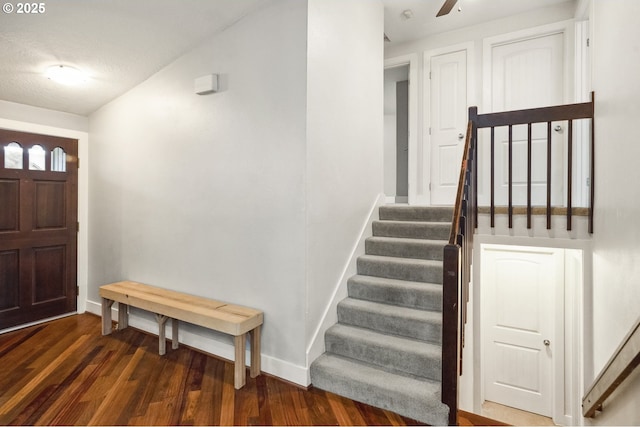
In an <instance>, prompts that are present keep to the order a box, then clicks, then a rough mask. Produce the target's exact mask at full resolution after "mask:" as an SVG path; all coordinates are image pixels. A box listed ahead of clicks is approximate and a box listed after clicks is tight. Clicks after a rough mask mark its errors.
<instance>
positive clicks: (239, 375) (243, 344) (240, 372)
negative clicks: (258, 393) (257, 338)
mask: <svg viewBox="0 0 640 427" xmlns="http://www.w3.org/2000/svg"><path fill="white" fill-rule="evenodd" d="M233 344H234V347H235V349H236V357H235V361H234V363H235V365H234V376H233V385H234V387H235V388H236V390H237V389H239V388H242V387H243V386H244V384H245V382H246V379H247V373H246V370H247V368H246V362H245V352H246V350H247V336H246V334H242V335H238V336H236V337H233Z"/></svg>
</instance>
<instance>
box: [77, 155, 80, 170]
mask: <svg viewBox="0 0 640 427" xmlns="http://www.w3.org/2000/svg"><path fill="white" fill-rule="evenodd" d="M77 159H78V160H77V161H76V167H77V168H78V169H80V157H78V158H77Z"/></svg>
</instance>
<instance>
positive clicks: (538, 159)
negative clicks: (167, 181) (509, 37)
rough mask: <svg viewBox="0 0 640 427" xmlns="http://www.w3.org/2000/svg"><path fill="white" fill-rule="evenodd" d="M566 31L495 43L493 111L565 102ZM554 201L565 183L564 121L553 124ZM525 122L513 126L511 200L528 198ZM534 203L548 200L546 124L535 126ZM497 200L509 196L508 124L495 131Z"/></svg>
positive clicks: (500, 201)
mask: <svg viewBox="0 0 640 427" xmlns="http://www.w3.org/2000/svg"><path fill="white" fill-rule="evenodd" d="M564 62H565V61H564V33H556V34H550V35H545V36H541V37H534V38H530V39H526V40H519V41H514V42H509V43H504V44H499V45H493V46H492V48H491V110H490V111H492V112H498V111H509V110H520V109H525V108H538V107H547V106H551V105H561V104H563V103H564ZM557 126H560V128H559V130H552V144H551V145H552V161H551V181H552V186H551V187H552V194H551V199H552V200H551V201H552V205H559V204H561V203H562V201H563V198H564V191H565V188H566V185H565V180H566V178H565V177H564V173H563V171H564V170H566V165H565V163H566V160H565V158H566V157H565V152H566V142H565V141H566V129H565V127H566V123H564V122H562V123H553V125H552V128H556V127H557ZM527 134H528V129H527V125H519V126H514V127H513V136H512V141H513V142H512V162H513V163H512V164H513V166H512V168H513V169H512V183H513V204H514V205H526V203H527V153H528V146H527V138H528V135H527ZM531 139H532V150H531V151H532V154H531V156H532V166H533V168H532V171H531V182H532V185H531V187H532V188H531V191H532V204H533V205H537V206H544V205H546V200H547V196H546V195H547V160H546V159H547V126H546V124H539V125H534V126H533V127H532V138H531ZM495 141H496V142H495V143H496V146H495V156H496V158H495V162H496V163H495V165H496V169H495V170H496V172H495V173H496V175H495V179H496V188H495V191H496V193H495V197H496V199H495V203H496V205H501V206H505V205H506V204H507V201H508V182H509V173H508V171H509V169H508V153H509V144H508V141H509V136H508V128H505V127H502V128H497V129H496V133H495Z"/></svg>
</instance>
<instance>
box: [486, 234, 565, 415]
mask: <svg viewBox="0 0 640 427" xmlns="http://www.w3.org/2000/svg"><path fill="white" fill-rule="evenodd" d="M481 274H482V280H481V283H482V291H481V292H482V294H481V295H482V296H481V300H482V324H483V327H482V335H483V338H482V347H483V356H482V366H483V373H484V399H485V400H490V401H493V402H497V403H500V404H503V405H507V406H511V407H514V408H518V409H522V410H525V411H529V412H534V413H537V414H541V415H545V416H548V417H551V416H552V412H553V390H554V387H555V384H554V378H555V377H556V372H555V371H554V369H555V366H557V364H554V357H559V356H561V354H563V352H562V346H563V345H564V344H563V342H564V337H563V336H562V334H561V333H559V332H558V331H560V330H562V325H563V324H564V316H563V314H562V313H563V306H564V297H563V295H564V251H563V250H562V249H552V248H533V247H516V246H498V245H485V246H483V248H482V273H481Z"/></svg>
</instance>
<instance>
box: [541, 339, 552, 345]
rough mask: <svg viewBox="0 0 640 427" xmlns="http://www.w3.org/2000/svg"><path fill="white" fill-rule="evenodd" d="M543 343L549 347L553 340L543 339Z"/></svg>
mask: <svg viewBox="0 0 640 427" xmlns="http://www.w3.org/2000/svg"><path fill="white" fill-rule="evenodd" d="M542 343H543V344H544V345H546V346H547V347H549V346H550V345H551V341H549V340H544V341H542Z"/></svg>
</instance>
